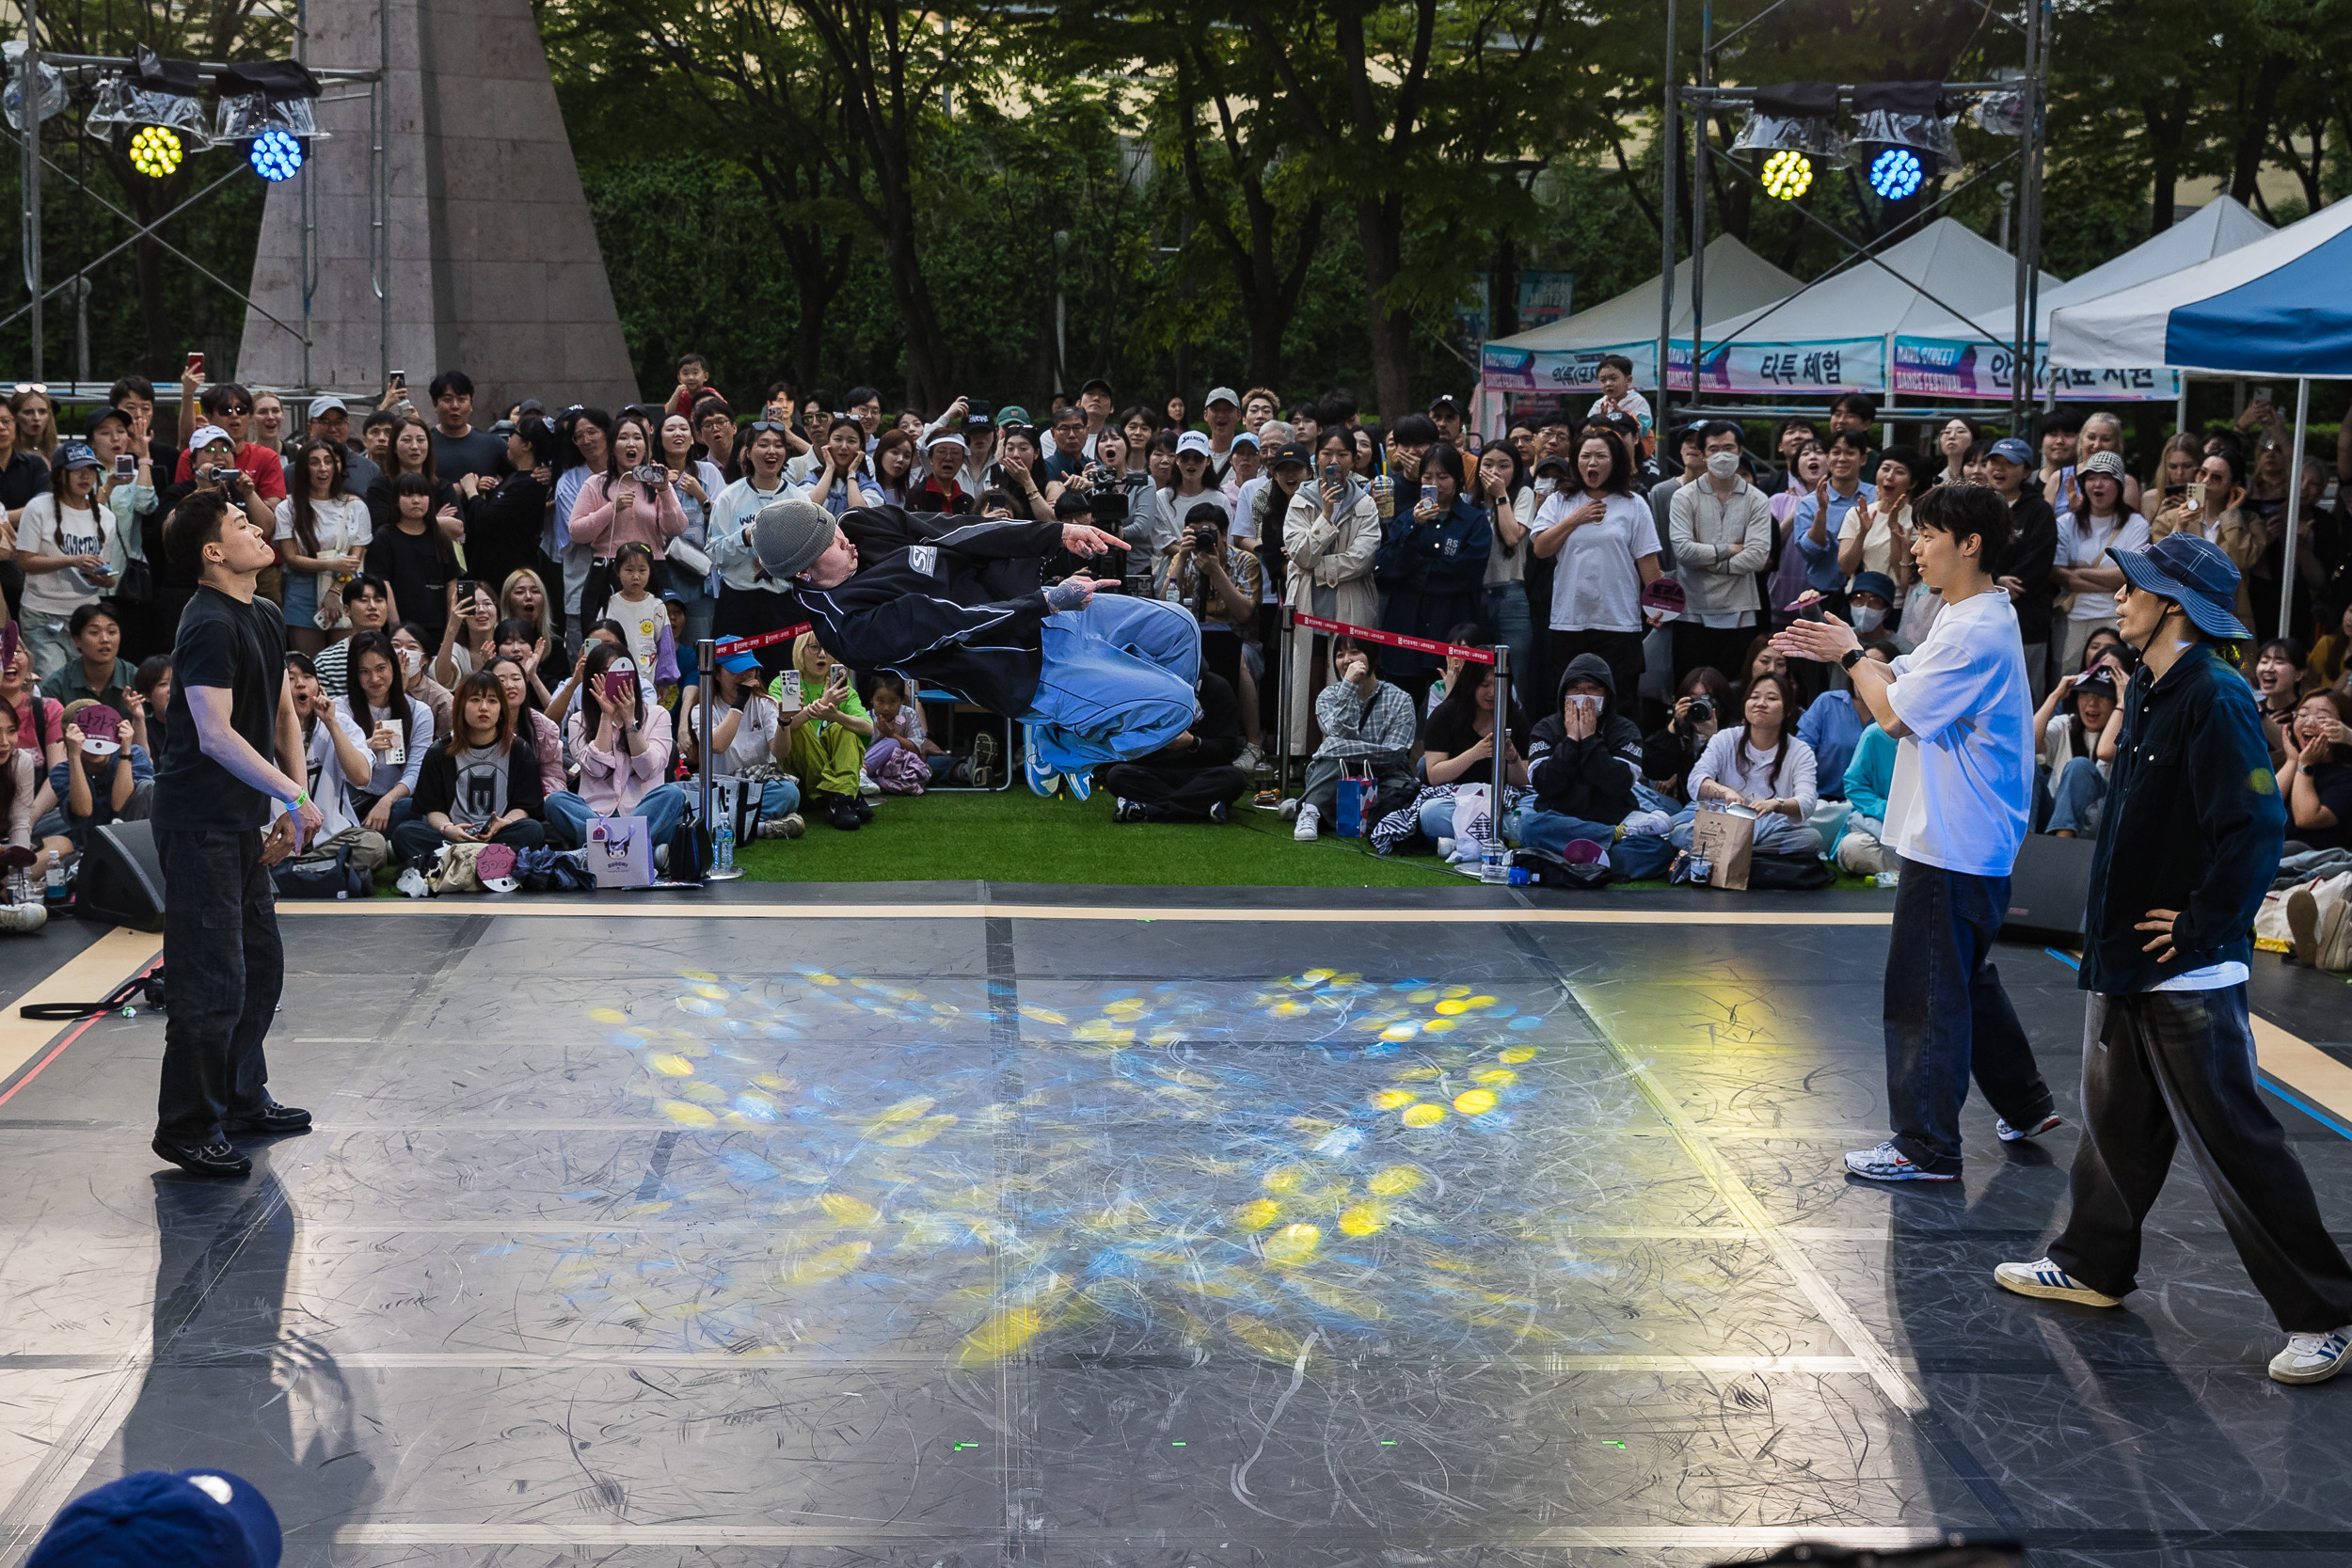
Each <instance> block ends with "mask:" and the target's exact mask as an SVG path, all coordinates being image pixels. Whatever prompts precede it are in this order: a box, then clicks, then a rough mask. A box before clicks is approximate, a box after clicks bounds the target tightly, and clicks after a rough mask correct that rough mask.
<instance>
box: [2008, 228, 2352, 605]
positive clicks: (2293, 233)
mask: <svg viewBox="0 0 2352 1568" xmlns="http://www.w3.org/2000/svg"><path fill="white" fill-rule="evenodd" d="M2346 277H2352V201H2339V202H2336V203H2335V204H2334V205H2332V206H2328V207H2323V208H2321V209H2320V210H2319V211H2318V212H2316V213H2313V214H2312V215H2311V216H2309V217H2307V218H2305V219H2304V220H2303V221H2302V222H2300V223H2296V224H2290V225H2289V226H2288V227H2286V228H2284V229H2281V230H2279V231H2278V232H2277V233H2275V234H2270V235H2267V236H2265V238H2263V239H2259V240H2256V241H2255V242H2254V243H2253V244H2251V245H2242V246H2240V247H2239V248H2237V249H2235V250H2233V251H2230V252H2228V253H2227V254H2225V255H2221V256H2217V257H2215V258H2213V260H2211V261H2201V262H2199V263H2198V264H2197V265H2195V266H2193V267H2184V268H2182V269H2181V270H2180V271H2179V272H2176V273H2171V274H2169V275H2168V276H2166V277H2156V278H2151V279H2150V280H2149V281H2147V282H2145V283H2141V284H2138V285H2137V286H2136V287H2133V288H2128V289H2122V290H2119V291H2117V292H2116V293H2111V294H2108V295H2106V297H2104V298H2101V299H2092V300H2086V301H2084V302H2083V303H2082V304H2080V305H2074V306H2068V307H2064V308H2062V309H2059V310H2058V312H2057V314H2056V315H2054V316H2053V317H2052V318H2051V325H2050V352H2051V356H2052V357H2053V358H2056V359H2059V360H2062V361H2064V362H2065V363H2067V364H2070V365H2087V366H2094V367H2103V366H2107V365H2133V364H2139V365H2146V364H2160V365H2170V366H2173V367H2174V368H2176V369H2180V370H2186V371H2203V372H2207V373H2210V374H2217V375H2233V376H2249V375H2275V376H2282V377H2283V376H2293V377H2294V378H2295V382H2296V393H2295V453H2294V458H2293V461H2292V465H2291V466H2290V467H2289V468H2288V469H2287V473H2288V475H2289V483H2288V485H2287V536H2286V547H2285V552H2284V554H2285V558H2284V560H2283V561H2282V562H2281V563H2280V583H2279V625H2280V627H2282V628H2283V627H2285V626H2287V625H2289V624H2290V622H2291V620H2292V618H2293V614H2292V612H2293V610H2294V599H2295V543H2296V531H2298V530H2299V529H2300V527H2301V526H2302V516H2301V513H2302V495H2303V483H2302V481H2303V430H2304V426H2305V425H2306V424H2307V423H2308V422H2309V421H2310V419H2311V412H2312V377H2313V376H2321V377H2325V378H2328V379H2344V378H2352V291H2347V290H2346V289H2345V287H2344V279H2345V278H2346Z"/></svg>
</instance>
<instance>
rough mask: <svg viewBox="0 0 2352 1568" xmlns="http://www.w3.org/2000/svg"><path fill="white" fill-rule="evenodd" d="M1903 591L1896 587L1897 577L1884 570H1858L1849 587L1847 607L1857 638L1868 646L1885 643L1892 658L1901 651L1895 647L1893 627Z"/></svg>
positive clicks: (1873, 646) (1887, 652) (1887, 654)
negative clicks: (1891, 576) (1892, 576)
mask: <svg viewBox="0 0 2352 1568" xmlns="http://www.w3.org/2000/svg"><path fill="white" fill-rule="evenodd" d="M1901 593H1902V591H1901V590H1900V589H1899V588H1897V587H1896V586H1895V579H1894V578H1890V577H1888V576H1887V575H1886V574H1885V573H1884V572H1856V573H1855V574H1854V579H1853V583H1852V585H1851V587H1849V588H1848V589H1847V590H1846V610H1847V614H1848V615H1849V617H1850V618H1851V622H1852V625H1853V629H1854V635H1855V637H1856V638H1857V639H1859V640H1860V641H1861V643H1862V645H1863V646H1864V647H1865V648H1875V647H1881V646H1883V647H1884V648H1885V649H1886V657H1888V658H1893V657H1895V656H1896V655H1897V654H1898V653H1899V652H1900V651H1901V650H1900V649H1899V648H1897V647H1896V646H1895V636H1894V632H1893V630H1892V629H1891V623H1892V619H1893V616H1894V613H1895V610H1896V609H1897V606H1898V603H1899V599H1900V597H1901Z"/></svg>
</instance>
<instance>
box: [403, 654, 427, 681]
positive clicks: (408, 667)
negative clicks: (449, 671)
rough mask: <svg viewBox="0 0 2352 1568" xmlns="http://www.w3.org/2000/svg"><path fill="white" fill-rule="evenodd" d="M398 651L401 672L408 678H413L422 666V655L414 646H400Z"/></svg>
mask: <svg viewBox="0 0 2352 1568" xmlns="http://www.w3.org/2000/svg"><path fill="white" fill-rule="evenodd" d="M399 652H400V668H401V670H402V672H403V673H405V674H406V675H407V677H408V678H409V679H410V680H415V679H416V678H417V674H418V673H419V672H420V671H421V670H422V669H423V668H424V655H423V654H422V653H421V652H420V651H419V650H417V649H415V648H402V649H401V650H399Z"/></svg>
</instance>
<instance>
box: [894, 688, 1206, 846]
mask: <svg viewBox="0 0 2352 1568" xmlns="http://www.w3.org/2000/svg"><path fill="white" fill-rule="evenodd" d="M1199 689H1200V718H1198V719H1196V720H1194V721H1193V722H1192V727H1191V728H1190V729H1188V730H1186V731H1184V734H1182V735H1180V736H1177V737H1176V738H1175V739H1173V740H1171V741H1169V742H1168V744H1167V745H1165V746H1163V747H1161V748H1160V749H1159V750H1158V751H1156V752H1148V753H1146V754H1145V755H1143V756H1139V757H1136V758H1133V759H1131V760H1129V761H1126V762H1114V763H1106V764H1104V766H1102V767H1100V768H1096V769H1095V770H1094V782H1095V784H1096V785H1097V786H1099V787H1100V788H1103V789H1106V790H1108V791H1110V792H1111V794H1112V796H1114V797H1115V798H1116V800H1117V804H1116V805H1115V806H1114V807H1113V808H1112V811H1111V817H1112V820H1114V821H1118V822H1218V823H1221V822H1224V821H1225V820H1226V819H1227V813H1228V812H1229V811H1230V810H1231V809H1232V801H1233V800H1234V799H1235V798H1236V797H1238V796H1239V795H1240V794H1241V793H1242V792H1243V791H1244V790H1246V789H1248V787H1249V775H1248V773H1246V772H1244V771H1243V770H1242V769H1241V768H1239V767H1238V766H1236V765H1235V762H1234V758H1235V757H1237V756H1239V755H1240V754H1241V745H1242V741H1241V706H1240V700H1239V699H1238V698H1237V697H1235V696H1234V694H1233V688H1232V685H1231V683H1229V682H1228V681H1227V680H1226V679H1225V678H1224V677H1223V676H1222V675H1219V674H1217V673H1216V672H1215V671H1213V670H1203V671H1201V672H1200V687H1199ZM876 711H877V712H879V711H880V709H879V707H878V708H877V710H876Z"/></svg>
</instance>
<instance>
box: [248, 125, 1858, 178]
mask: <svg viewBox="0 0 2352 1568" xmlns="http://www.w3.org/2000/svg"><path fill="white" fill-rule="evenodd" d="M246 159H247V161H249V162H250V163H251V164H252V165H253V172H254V173H256V174H258V175H260V176H261V177H262V179H264V180H267V181H269V182H271V183H272V184H276V183H277V182H278V181H280V180H291V179H293V178H294V175H295V174H296V173H297V172H298V171H299V170H300V169H301V167H302V143H301V142H300V141H299V140H298V139H297V138H295V137H294V136H291V135H287V134H286V133H285V132H283V131H274V130H273V131H264V132H262V134H261V135H258V136H256V137H254V138H253V150H252V151H250V152H248V153H246ZM1872 178H1873V179H1876V178H1877V176H1876V173H1875V171H1874V172H1873V174H1872Z"/></svg>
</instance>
